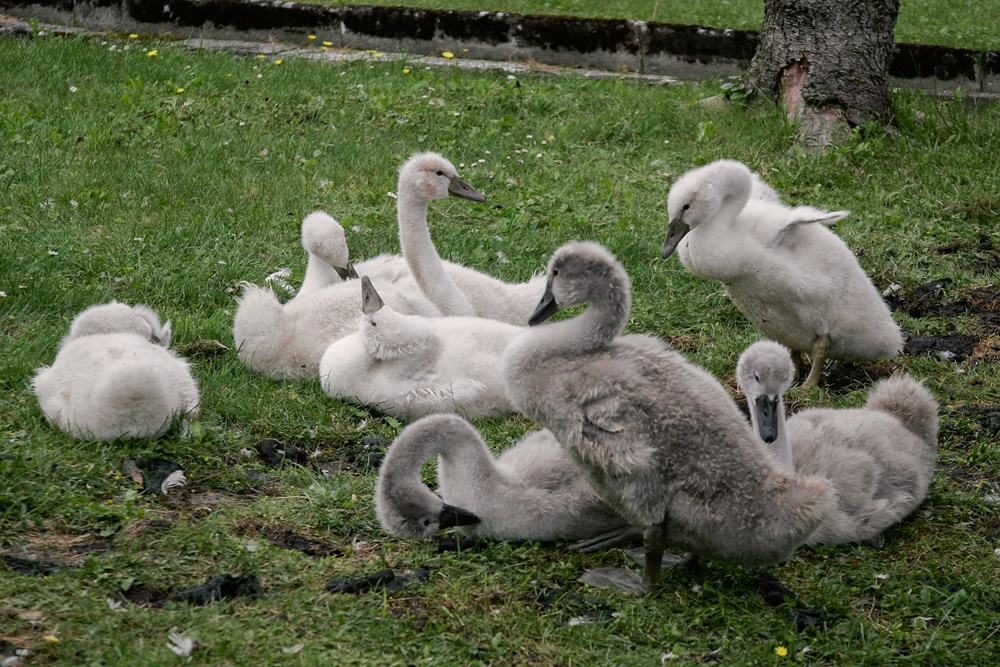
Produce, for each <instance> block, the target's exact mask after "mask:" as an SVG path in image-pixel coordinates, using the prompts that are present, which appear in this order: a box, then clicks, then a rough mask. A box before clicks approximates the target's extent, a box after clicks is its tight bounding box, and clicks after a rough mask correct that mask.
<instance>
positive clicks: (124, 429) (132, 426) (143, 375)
mask: <svg viewBox="0 0 1000 667" xmlns="http://www.w3.org/2000/svg"><path fill="white" fill-rule="evenodd" d="M171 396H172V394H171V392H170V391H169V387H168V386H167V381H166V379H165V378H164V377H162V375H161V374H160V373H159V372H158V371H157V369H156V367H155V366H149V365H146V364H139V363H121V364H120V365H119V366H118V367H115V368H112V369H110V371H109V372H107V373H104V374H102V376H101V377H100V379H99V380H98V381H97V383H96V384H95V385H94V389H93V392H92V393H91V405H92V409H91V413H92V415H93V416H94V417H96V420H95V426H96V428H94V429H93V431H94V433H92V434H91V435H94V436H99V437H100V438H101V439H102V440H115V439H119V438H121V439H125V438H155V437H157V436H159V435H161V434H162V433H164V432H166V430H167V429H168V428H170V424H171V422H172V421H173V419H174V417H175V416H178V415H177V413H178V410H179V409H182V408H180V407H179V406H177V405H176V401H175V400H171Z"/></svg>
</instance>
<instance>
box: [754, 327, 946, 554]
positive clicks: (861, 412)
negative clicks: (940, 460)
mask: <svg viewBox="0 0 1000 667" xmlns="http://www.w3.org/2000/svg"><path fill="white" fill-rule="evenodd" d="M793 373H794V366H793V364H792V360H791V357H790V356H789V353H788V350H787V349H786V348H785V347H783V346H781V345H779V344H778V343H774V342H771V341H761V342H758V343H754V344H753V345H751V346H750V347H748V348H747V349H746V350H745V351H744V352H743V354H742V355H741V356H740V360H739V363H738V364H737V366H736V379H737V382H738V383H739V385H740V388H742V389H743V392H744V393H745V394H746V397H747V403H748V404H749V406H750V416H751V420H752V421H753V426H754V430H755V431H757V432H758V433H759V434H760V437H761V438H762V439H763V440H764V442H766V443H768V446H769V447H770V449H771V451H772V452H773V455H774V458H775V460H776V461H778V462H779V463H780V465H781V467H782V468H783V469H784V470H786V471H787V472H789V473H792V472H799V473H806V474H811V475H820V476H822V477H825V478H827V479H828V480H830V482H831V483H832V484H833V485H834V487H835V488H836V489H837V492H838V495H839V500H838V503H837V509H836V510H835V511H834V512H832V513H831V514H830V515H829V516H828V517H827V518H826V519H825V520H824V521H823V522H822V523H821V524H820V525H819V526H818V527H817V529H816V531H815V532H813V534H812V535H810V536H809V539H808V540H807V543H808V544H841V543H844V542H869V543H872V544H876V545H881V543H882V540H883V537H882V533H883V531H884V530H885V529H886V528H888V527H889V526H891V525H893V524H895V523H897V522H899V521H901V520H902V519H903V518H905V517H906V516H908V515H909V514H910V513H912V512H913V510H914V509H916V507H917V505H919V504H920V503H921V501H923V499H924V496H925V495H926V494H927V487H928V485H929V484H930V481H931V477H932V476H933V474H934V461H935V458H936V454H937V434H938V424H937V402H936V401H935V400H934V399H933V398H932V397H931V395H930V392H929V391H927V389H926V388H925V387H924V386H923V385H922V384H921V383H919V382H917V381H916V380H914V379H912V378H910V377H908V376H905V375H902V376H898V377H893V378H890V379H887V380H882V381H880V382H878V383H877V384H876V385H875V387H874V388H873V389H872V391H871V392H870V393H869V395H868V403H867V405H866V406H865V407H863V408H856V409H843V410H832V409H823V408H809V409H806V410H802V411H800V412H797V413H796V414H795V415H793V416H792V418H791V419H789V420H788V421H787V423H786V421H785V408H784V402H783V400H782V396H783V395H784V393H785V391H786V390H787V389H788V387H789V386H790V385H791V383H792V375H793Z"/></svg>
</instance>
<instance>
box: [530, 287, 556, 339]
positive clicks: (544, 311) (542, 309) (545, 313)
mask: <svg viewBox="0 0 1000 667" xmlns="http://www.w3.org/2000/svg"><path fill="white" fill-rule="evenodd" d="M557 312H559V304H558V303H556V297H555V295H554V294H552V281H551V280H550V281H549V284H548V285H546V286H545V294H543V295H542V300H541V301H539V302H538V307H537V308H535V312H534V313H532V314H531V317H529V318H528V326H529V327H533V326H535V325H536V324H541V323H542V322H544V321H545V320H547V319H549V318H550V317H552V316H553V315H555V314H556V313H557Z"/></svg>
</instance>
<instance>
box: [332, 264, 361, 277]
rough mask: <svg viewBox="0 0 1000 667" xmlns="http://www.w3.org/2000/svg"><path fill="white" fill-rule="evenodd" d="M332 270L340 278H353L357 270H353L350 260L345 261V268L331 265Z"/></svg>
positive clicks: (356, 275) (356, 274)
mask: <svg viewBox="0 0 1000 667" xmlns="http://www.w3.org/2000/svg"><path fill="white" fill-rule="evenodd" d="M333 270H334V271H336V272H337V275H338V276H340V279H341V280H354V279H356V278H357V277H358V272H357V271H355V270H354V265H353V264H351V263H350V262H348V263H347V268H346V269H345V268H343V267H340V266H335V267H333Z"/></svg>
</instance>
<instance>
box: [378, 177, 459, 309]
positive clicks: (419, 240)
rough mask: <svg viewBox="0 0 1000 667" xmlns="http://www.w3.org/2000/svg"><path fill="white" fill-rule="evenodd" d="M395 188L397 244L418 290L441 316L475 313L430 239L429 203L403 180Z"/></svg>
mask: <svg viewBox="0 0 1000 667" xmlns="http://www.w3.org/2000/svg"><path fill="white" fill-rule="evenodd" d="M398 189H399V195H398V196H399V199H398V200H397V202H396V210H397V215H398V222H399V245H400V247H401V248H402V250H403V257H404V258H405V259H406V263H407V264H408V265H409V267H410V271H411V272H413V277H414V278H416V281H417V284H418V285H419V286H420V290H421V291H422V292H423V293H424V295H425V296H426V297H427V298H428V299H430V300H431V302H432V303H433V304H434V305H435V306H437V307H438V308H439V309H440V310H441V314H442V315H468V316H475V315H476V311H475V310H474V309H473V308H472V306H471V305H469V302H468V301H467V300H466V298H465V296H464V295H463V294H462V292H461V291H460V290H459V289H458V287H457V286H456V285H455V283H454V282H453V281H452V279H451V278H449V277H448V274H447V273H446V272H445V270H444V265H443V264H442V262H441V257H440V256H439V255H438V253H437V248H435V247H434V241H433V240H431V233H430V230H429V229H428V228H427V206H428V204H429V202H428V201H426V200H424V199H422V198H420V197H419V196H417V195H416V193H414V192H413V191H412V188H410V187H409V185H408V184H407V183H405V182H404V181H402V180H401V181H400V183H399V188H398Z"/></svg>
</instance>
